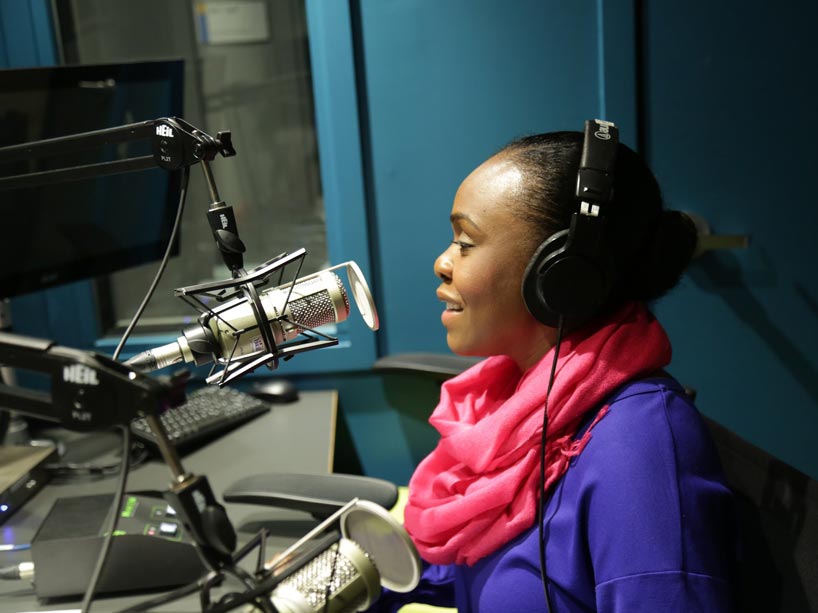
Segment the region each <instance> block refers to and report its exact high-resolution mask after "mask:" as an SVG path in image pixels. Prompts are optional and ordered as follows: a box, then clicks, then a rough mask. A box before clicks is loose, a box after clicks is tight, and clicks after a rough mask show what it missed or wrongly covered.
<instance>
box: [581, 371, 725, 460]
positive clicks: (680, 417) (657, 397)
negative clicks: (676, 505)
mask: <svg viewBox="0 0 818 613" xmlns="http://www.w3.org/2000/svg"><path fill="white" fill-rule="evenodd" d="M606 404H607V407H608V410H607V413H606V414H605V416H604V418H602V419H601V420H599V422H598V423H596V424H595V425H594V427H593V430H592V432H591V439H590V441H589V442H588V444H587V446H586V449H585V450H584V451H583V453H582V454H580V458H577V462H576V463H577V464H581V463H583V462H582V461H581V456H585V455H586V454H587V456H586V461H585V462H584V463H585V464H586V465H587V464H593V465H595V466H597V465H598V468H597V470H599V471H601V472H602V473H605V474H607V473H610V472H612V471H620V472H621V471H625V472H630V471H636V472H639V473H641V474H649V473H651V472H654V471H667V470H669V469H670V468H671V467H673V468H674V470H677V471H682V472H684V471H685V470H686V468H687V467H688V466H689V465H691V464H697V465H699V466H701V461H702V460H705V461H706V463H707V464H718V460H717V456H716V453H715V448H714V446H713V445H712V442H711V440H710V435H709V431H708V429H707V426H706V424H705V422H704V420H703V418H702V416H701V414H700V413H699V411H698V410H697V409H696V407H695V405H694V404H693V401H692V399H691V397H690V395H689V394H688V393H687V391H686V390H685V388H684V387H683V386H682V385H681V384H680V383H679V382H678V381H676V380H675V379H673V378H672V377H669V376H656V377H649V378H645V379H639V380H636V381H632V382H630V383H628V384H626V385H624V386H622V387H620V388H619V389H618V390H616V391H615V392H614V393H613V394H612V395H611V396H610V397H609V398H608V400H607V403H606Z"/></svg>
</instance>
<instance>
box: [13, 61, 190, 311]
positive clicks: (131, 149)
mask: <svg viewBox="0 0 818 613" xmlns="http://www.w3.org/2000/svg"><path fill="white" fill-rule="evenodd" d="M183 79H184V66H183V61H182V60H169V61H154V62H139V63H128V64H112V65H93V66H56V67H46V68H27V69H11V70H0V147H4V146H8V145H15V144H19V143H29V142H32V141H39V140H43V139H48V138H55V137H60V136H66V135H71V134H78V133H83V132H92V131H96V130H101V129H104V128H113V127H118V126H123V125H127V124H131V123H135V122H140V121H146V120H151V119H158V118H161V117H180V116H181V115H182V112H183V111H182V92H183ZM150 154H151V149H150V142H147V141H132V142H126V143H120V144H115V145H107V146H105V147H103V148H96V149H90V150H87V151H82V152H75V153H71V154H64V155H59V156H51V157H49V158H47V159H36V160H17V161H13V162H7V163H4V164H0V177H5V176H12V175H17V174H22V173H29V172H37V171H43V170H49V169H53V168H58V167H64V166H66V165H71V166H73V165H77V164H95V163H99V162H104V161H111V160H117V159H123V158H131V157H134V156H137V155H150ZM180 185H181V173H180V172H179V171H176V172H169V171H167V170H163V169H161V168H158V167H157V168H150V169H147V170H141V171H136V172H129V173H125V174H117V175H113V176H105V177H93V178H89V179H83V180H76V181H69V182H61V183H56V184H52V185H44V186H36V187H26V188H15V189H4V190H0V219H2V220H3V228H4V229H3V232H2V241H1V242H2V245H3V248H2V254H3V256H2V257H0V298H9V297H12V296H18V295H20V294H24V293H29V292H34V291H37V290H41V289H45V288H48V287H52V286H56V285H60V284H63V283H68V282H71V281H77V280H80V279H88V278H93V277H97V276H100V275H105V274H109V273H112V272H115V271H118V270H122V269H125V268H129V267H132V266H136V265H139V264H144V263H147V262H151V261H155V260H159V259H161V257H162V256H163V254H164V251H165V250H166V248H167V244H168V240H169V238H170V234H171V229H172V226H173V220H174V217H175V213H176V208H177V205H178V198H179V193H180Z"/></svg>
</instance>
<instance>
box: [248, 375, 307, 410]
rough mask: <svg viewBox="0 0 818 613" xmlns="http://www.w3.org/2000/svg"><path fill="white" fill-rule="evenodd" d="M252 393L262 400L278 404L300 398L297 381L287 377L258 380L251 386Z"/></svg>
mask: <svg viewBox="0 0 818 613" xmlns="http://www.w3.org/2000/svg"><path fill="white" fill-rule="evenodd" d="M250 393H251V394H252V395H253V396H256V397H258V398H261V399H262V400H266V401H267V402H273V403H276V404H283V403H287V402H295V401H296V400H298V388H297V387H296V386H295V383H293V382H292V381H288V380H287V379H279V378H276V379H265V380H264V381H257V382H256V383H254V384H253V385H252V387H251V388H250Z"/></svg>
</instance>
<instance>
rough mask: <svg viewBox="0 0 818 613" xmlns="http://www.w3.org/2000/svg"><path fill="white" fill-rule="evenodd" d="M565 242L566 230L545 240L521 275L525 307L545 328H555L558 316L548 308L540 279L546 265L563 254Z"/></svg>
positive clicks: (566, 238)
mask: <svg viewBox="0 0 818 613" xmlns="http://www.w3.org/2000/svg"><path fill="white" fill-rule="evenodd" d="M567 240H568V230H567V229H566V230H561V231H559V232H557V233H555V234H552V235H551V236H549V237H548V238H547V239H545V240H544V241H543V242H542V243H540V246H539V247H537V249H536V251H534V255H532V256H531V259H530V260H529V261H528V266H526V269H525V273H524V274H523V286H522V292H523V302H525V307H526V309H528V312H529V313H531V315H533V316H534V319H536V320H537V321H539V322H540V323H543V324H545V325H546V326H551V327H556V326H557V324H558V323H559V315H560V314H559V313H557V312H554V311H552V310H551V308H550V307H549V306H548V300H546V296H544V295H543V292H542V284H541V282H540V277H541V274H542V271H543V270H547V264H548V263H549V262H550V261H552V260H553V259H554V257H556V256H557V255H559V254H560V253H562V252H563V250H564V248H565V243H566V241H567Z"/></svg>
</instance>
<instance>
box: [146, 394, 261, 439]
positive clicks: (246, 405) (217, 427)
mask: <svg viewBox="0 0 818 613" xmlns="http://www.w3.org/2000/svg"><path fill="white" fill-rule="evenodd" d="M271 408H272V405H271V404H270V403H269V402H266V401H264V400H260V399H258V398H256V397H254V396H251V395H250V394H245V393H244V392H240V391H238V390H235V389H231V388H228V387H221V388H220V387H218V386H215V385H209V386H207V387H203V388H201V389H197V390H196V391H194V392H193V393H191V394H188V397H187V402H185V404H183V405H180V406H178V407H175V408H173V409H168V410H167V411H165V412H164V413H162V415H160V417H159V418H160V420H161V421H162V424H163V425H164V426H165V431H166V432H167V434H168V439H169V440H170V442H171V443H172V444H173V446H174V447H176V449H177V450H187V449H191V448H193V447H199V446H201V445H202V444H204V443H206V442H210V441H212V440H214V439H216V438H219V437H220V436H221V435H223V434H227V432H229V431H230V430H233V429H234V428H236V427H238V426H240V425H241V424H243V423H246V422H248V421H250V420H252V419H255V418H256V417H258V416H260V415H263V414H264V413H266V412H267V411H269V410H270V409H271ZM131 433H132V434H133V437H134V438H135V439H136V440H138V441H141V442H142V443H145V444H146V445H147V446H148V447H152V448H156V439H155V438H154V436H153V433H152V432H151V431H150V428H149V427H148V422H147V421H146V420H145V419H144V418H139V419H135V420H133V421H132V422H131Z"/></svg>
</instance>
